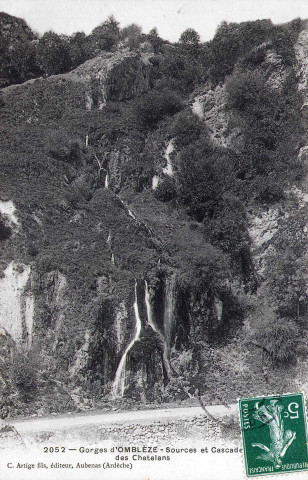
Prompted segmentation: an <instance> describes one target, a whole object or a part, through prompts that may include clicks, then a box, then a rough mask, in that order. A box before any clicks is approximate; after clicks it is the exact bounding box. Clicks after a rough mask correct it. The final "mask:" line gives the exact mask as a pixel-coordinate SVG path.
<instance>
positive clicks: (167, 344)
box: [145, 280, 174, 378]
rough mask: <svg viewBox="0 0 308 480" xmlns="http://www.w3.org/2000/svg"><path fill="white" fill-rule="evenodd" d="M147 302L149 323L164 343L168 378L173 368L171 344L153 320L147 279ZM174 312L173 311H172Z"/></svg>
mask: <svg viewBox="0 0 308 480" xmlns="http://www.w3.org/2000/svg"><path fill="white" fill-rule="evenodd" d="M173 303H174V302H173ZM145 304H146V309H147V319H148V325H150V327H151V328H152V329H153V330H154V332H156V333H157V334H158V336H159V338H160V339H161V341H162V344H163V361H164V366H165V369H166V373H167V376H168V378H170V376H171V372H172V368H171V364H170V345H169V343H168V342H169V341H170V340H169V339H168V338H166V337H165V336H164V335H163V334H162V333H161V332H160V330H159V329H158V328H157V326H156V325H155V322H154V320H153V313H152V306H151V301H150V294H149V287H148V282H147V281H146V280H145ZM172 313H173V311H172Z"/></svg>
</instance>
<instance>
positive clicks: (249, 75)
mask: <svg viewBox="0 0 308 480" xmlns="http://www.w3.org/2000/svg"><path fill="white" fill-rule="evenodd" d="M265 81H266V79H265V77H264V75H262V74H260V73H257V72H255V71H253V72H250V71H248V72H243V73H237V74H236V75H232V76H230V77H229V78H228V79H227V81H226V90H227V93H228V100H227V105H228V107H229V108H231V109H232V108H234V109H236V110H239V111H240V112H244V111H245V110H247V109H250V108H251V107H252V105H254V104H256V103H258V102H264V101H266V98H267V97H268V93H267V90H266V83H265Z"/></svg>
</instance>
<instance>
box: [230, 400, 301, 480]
mask: <svg viewBox="0 0 308 480" xmlns="http://www.w3.org/2000/svg"><path fill="white" fill-rule="evenodd" d="M239 410H240V422H241V430H242V440H243V447H244V457H245V467H246V475H247V477H253V476H257V475H271V474H281V473H287V472H299V471H303V470H308V438H307V419H306V410H305V399H304V395H303V394H302V393H294V394H286V395H279V396H269V397H259V398H241V399H239Z"/></svg>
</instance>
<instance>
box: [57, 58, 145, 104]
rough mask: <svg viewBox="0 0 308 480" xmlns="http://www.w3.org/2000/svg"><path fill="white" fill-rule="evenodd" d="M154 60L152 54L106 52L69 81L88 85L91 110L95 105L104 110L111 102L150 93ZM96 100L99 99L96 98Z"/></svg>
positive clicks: (88, 101) (89, 62)
mask: <svg viewBox="0 0 308 480" xmlns="http://www.w3.org/2000/svg"><path fill="white" fill-rule="evenodd" d="M150 57H151V54H148V53H143V54H139V53H137V52H126V51H124V52H123V51H120V52H116V53H111V52H102V53H101V54H100V55H98V56H97V57H95V58H93V59H91V60H88V61H87V62H85V63H84V64H83V65H80V66H79V67H78V68H76V69H75V70H73V71H72V72H70V73H68V74H67V75H66V77H67V78H68V79H70V80H73V81H77V82H78V81H81V82H85V83H86V84H87V86H88V88H87V90H86V102H87V110H90V109H91V108H92V105H94V106H95V104H96V105H97V106H98V108H102V107H103V106H104V105H105V103H106V101H107V100H111V101H122V100H128V99H130V98H132V97H134V96H135V95H137V94H141V93H144V92H147V91H148V90H149V85H150V71H151V64H150V62H149V59H150ZM95 96H96V97H97V98H94V97H95ZM91 100H92V102H91Z"/></svg>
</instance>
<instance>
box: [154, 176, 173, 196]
mask: <svg viewBox="0 0 308 480" xmlns="http://www.w3.org/2000/svg"><path fill="white" fill-rule="evenodd" d="M154 195H155V197H156V198H157V200H160V201H162V202H168V201H169V200H172V199H173V198H174V197H175V196H176V186H175V182H174V179H173V178H172V177H170V176H169V175H164V176H163V178H162V179H160V181H159V183H158V185H157V187H156V189H155V190H154Z"/></svg>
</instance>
